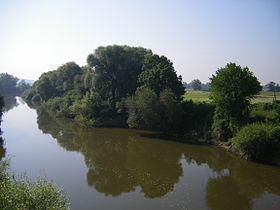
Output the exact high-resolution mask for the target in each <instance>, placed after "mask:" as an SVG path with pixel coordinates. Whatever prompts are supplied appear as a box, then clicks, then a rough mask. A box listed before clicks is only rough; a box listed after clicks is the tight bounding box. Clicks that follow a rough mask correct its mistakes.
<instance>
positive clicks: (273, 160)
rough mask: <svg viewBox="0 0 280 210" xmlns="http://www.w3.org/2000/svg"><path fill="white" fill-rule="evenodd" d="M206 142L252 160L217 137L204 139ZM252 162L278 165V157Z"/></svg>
mask: <svg viewBox="0 0 280 210" xmlns="http://www.w3.org/2000/svg"><path fill="white" fill-rule="evenodd" d="M205 142H207V143H208V144H209V145H214V146H216V147H219V148H221V149H223V150H226V151H228V152H231V153H233V154H235V155H237V156H240V157H241V158H243V159H245V160H247V161H252V160H249V159H248V157H247V155H246V154H245V153H243V152H241V151H240V150H237V149H235V148H234V147H233V146H232V145H229V144H228V142H223V141H219V140H217V139H211V140H209V141H208V140H207V141H205ZM252 162H258V163H262V164H265V165H272V166H280V158H275V157H274V158H269V159H265V160H263V161H252Z"/></svg>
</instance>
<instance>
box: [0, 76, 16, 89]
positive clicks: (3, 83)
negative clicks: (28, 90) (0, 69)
mask: <svg viewBox="0 0 280 210" xmlns="http://www.w3.org/2000/svg"><path fill="white" fill-rule="evenodd" d="M17 82H18V78H16V77H14V76H12V75H10V74H7V73H1V74H0V93H1V94H14V93H17V92H18V90H17V87H16V86H17Z"/></svg>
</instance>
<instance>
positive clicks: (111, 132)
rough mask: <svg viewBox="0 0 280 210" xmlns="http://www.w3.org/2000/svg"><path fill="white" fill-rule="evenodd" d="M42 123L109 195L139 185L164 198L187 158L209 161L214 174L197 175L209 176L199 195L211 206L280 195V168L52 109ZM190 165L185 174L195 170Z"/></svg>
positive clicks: (239, 205)
mask: <svg viewBox="0 0 280 210" xmlns="http://www.w3.org/2000/svg"><path fill="white" fill-rule="evenodd" d="M37 121H38V125H39V128H40V129H41V130H42V131H43V132H44V133H49V134H51V135H52V136H53V137H54V138H55V139H57V141H58V143H59V144H60V145H61V146H62V147H63V148H65V149H66V150H68V151H79V152H81V153H82V154H83V155H84V158H85V163H86V165H87V167H88V172H87V175H86V176H87V182H88V185H89V186H92V187H94V188H95V189H96V190H97V191H98V192H101V193H103V194H105V195H111V196H118V195H120V194H122V193H124V192H132V191H135V189H136V187H138V186H139V187H140V188H141V190H142V192H143V193H144V195H145V197H147V198H157V197H162V196H164V195H166V194H167V193H168V192H172V191H173V190H174V185H175V184H176V183H178V182H179V178H180V177H181V176H183V175H184V176H185V175H186V174H183V169H182V165H181V162H182V161H181V160H182V158H184V159H185V160H186V162H187V165H188V166H190V165H192V166H193V165H194V164H195V165H196V167H200V166H202V165H207V167H209V168H210V169H211V171H212V174H211V175H210V176H208V175H206V174H196V176H198V177H199V176H208V177H207V179H208V181H207V184H206V186H205V187H204V188H205V194H200V195H199V196H205V203H206V205H207V206H208V208H209V209H215V210H216V209H251V208H252V206H253V205H254V202H255V201H256V199H258V198H260V197H261V196H263V195H264V194H273V195H277V196H280V179H279V177H280V169H279V168H277V167H271V166H265V165H261V164H256V163H252V162H248V161H244V160H241V159H240V158H239V157H236V156H234V155H232V154H230V153H227V152H225V151H222V150H220V149H218V148H215V147H207V146H196V145H184V144H179V143H174V142H168V141H158V140H156V139H148V138H147V137H143V136H145V135H140V132H144V131H134V130H128V129H89V128H83V127H79V126H77V124H75V123H72V122H69V121H67V120H65V119H58V118H55V117H53V116H51V115H49V114H48V113H46V112H40V113H38V119H37ZM142 134H143V133H142ZM146 136H147V135H146ZM188 166H187V167H186V171H185V173H188V170H192V169H191V168H190V167H188ZM188 181H189V182H191V181H192V180H187V182H188ZM194 199H195V198H194ZM277 202H278V204H280V197H278V200H277Z"/></svg>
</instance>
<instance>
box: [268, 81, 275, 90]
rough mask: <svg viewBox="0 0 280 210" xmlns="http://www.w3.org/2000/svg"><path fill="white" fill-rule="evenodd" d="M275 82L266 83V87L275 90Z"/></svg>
mask: <svg viewBox="0 0 280 210" xmlns="http://www.w3.org/2000/svg"><path fill="white" fill-rule="evenodd" d="M275 85H276V84H275V82H269V83H268V84H266V87H267V88H268V91H271V92H274V91H275Z"/></svg>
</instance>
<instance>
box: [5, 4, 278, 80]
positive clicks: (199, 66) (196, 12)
mask: <svg viewBox="0 0 280 210" xmlns="http://www.w3.org/2000/svg"><path fill="white" fill-rule="evenodd" d="M113 44H118V45H124V44H126V45H130V46H143V47H146V48H150V49H152V50H153V52H154V53H157V54H160V55H165V56H167V57H168V58H170V59H171V61H172V62H173V63H174V66H175V68H176V70H177V72H178V73H179V74H181V75H182V76H183V80H184V81H186V82H189V81H190V80H192V79H195V78H198V79H200V80H202V81H203V82H206V81H208V78H209V77H211V75H212V74H214V73H215V71H216V70H217V68H219V67H223V66H225V64H226V63H227V62H236V63H237V64H239V65H241V66H248V67H249V68H250V69H251V70H252V71H253V72H254V74H255V75H256V76H257V77H258V78H259V79H260V81H261V82H262V83H267V82H268V81H271V80H272V81H276V82H280V0H251V1H250V0H240V1H238V0H228V1H226V0H223V1H215V0H204V1H201V0H192V1H187V0H139V1H133V0H110V1H109V0H102V1H101V0H100V1H94V0H88V1H87V0H76V1H75V0H45V1H41V0H34V1H31V0H30V1H28V0H22V1H20V0H18V1H17V0H0V72H8V73H9V74H13V75H14V76H17V77H19V78H25V79H38V77H39V76H40V75H41V74H42V73H43V72H45V71H50V70H54V69H56V68H57V67H58V66H60V65H61V64H63V63H66V62H68V61H75V62H76V63H78V64H80V65H85V64H86V58H87V55H88V54H89V53H92V52H93V51H94V49H96V48H97V47H98V46H101V45H102V46H106V45H113Z"/></svg>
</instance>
